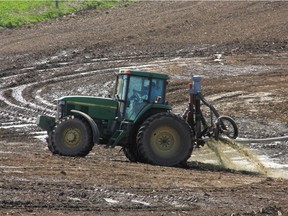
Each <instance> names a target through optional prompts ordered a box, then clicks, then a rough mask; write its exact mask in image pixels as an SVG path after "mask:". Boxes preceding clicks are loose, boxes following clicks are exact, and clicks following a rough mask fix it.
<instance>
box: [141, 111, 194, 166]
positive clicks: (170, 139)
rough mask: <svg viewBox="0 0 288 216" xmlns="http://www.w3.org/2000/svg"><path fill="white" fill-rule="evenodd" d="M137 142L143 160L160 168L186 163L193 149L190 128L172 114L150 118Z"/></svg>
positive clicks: (162, 114) (142, 127) (181, 119)
mask: <svg viewBox="0 0 288 216" xmlns="http://www.w3.org/2000/svg"><path fill="white" fill-rule="evenodd" d="M136 140H137V145H138V149H139V154H140V155H141V158H143V159H144V161H145V162H148V163H151V164H155V165H160V166H176V165H178V164H181V163H184V162H186V161H187V159H188V158H189V157H190V156H191V153H192V149H193V140H192V131H191V128H190V126H189V125H188V124H187V123H186V121H185V120H184V119H183V118H181V117H179V116H177V115H175V114H173V113H170V112H167V113H166V112H165V113H158V114H155V115H153V116H151V117H149V118H148V119H147V120H146V121H145V122H144V123H143V124H142V126H141V127H140V129H139V131H138V134H137V139H136Z"/></svg>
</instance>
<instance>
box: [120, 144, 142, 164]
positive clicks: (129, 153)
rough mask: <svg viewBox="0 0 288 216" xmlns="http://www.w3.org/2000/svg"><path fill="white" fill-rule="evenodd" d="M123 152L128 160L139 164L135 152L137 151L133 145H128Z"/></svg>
mask: <svg viewBox="0 0 288 216" xmlns="http://www.w3.org/2000/svg"><path fill="white" fill-rule="evenodd" d="M123 152H124V154H125V156H126V157H127V158H128V160H129V161H131V162H138V161H137V156H138V154H137V152H135V149H134V148H133V147H132V145H129V144H128V145H127V146H124V147H123Z"/></svg>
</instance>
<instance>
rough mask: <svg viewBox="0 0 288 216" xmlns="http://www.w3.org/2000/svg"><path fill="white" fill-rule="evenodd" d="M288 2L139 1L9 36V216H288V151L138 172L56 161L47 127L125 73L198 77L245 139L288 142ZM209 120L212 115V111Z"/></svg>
mask: <svg viewBox="0 0 288 216" xmlns="http://www.w3.org/2000/svg"><path fill="white" fill-rule="evenodd" d="M287 14H288V2H284V1H283V2H280V1H279V2H273V1H269V2H263V1H261V2H244V1H243V2H233V3H230V2H225V1H224V2H206V1H203V2H187V1H173V2H166V1H159V2H146V1H141V2H137V3H131V4H123V5H122V6H121V7H117V8H110V9H102V10H98V11H94V10H91V11H83V12H79V13H76V14H72V15H69V16H66V17H63V18H60V19H57V20H52V21H49V22H43V23H39V24H36V25H34V26H30V27H24V28H20V29H1V30H0V194H1V195H0V214H1V215H47V214H48V215H148V214H149V215H288V202H287V191H288V180H287V178H288V145H287V144H288V142H287V141H277V142H268V143H267V142H265V143H264V142H263V143H262V142H260V143H253V142H249V143H248V144H235V143H234V144H231V143H230V144H228V145H227V143H218V144H217V143H216V144H215V143H213V142H211V143H208V144H207V145H205V146H204V147H203V148H200V149H195V150H194V152H193V154H192V156H191V158H190V159H189V161H188V164H187V167H159V166H151V165H147V164H140V163H131V162H129V161H128V159H126V157H125V156H124V153H123V151H122V150H121V149H120V148H118V147H116V148H115V149H105V148H104V147H103V146H94V148H93V150H92V152H91V153H90V154H89V155H88V156H86V157H85V158H71V157H60V156H55V155H52V154H51V153H50V152H49V150H48V148H47V144H46V142H45V141H44V137H45V132H43V131H41V129H40V128H38V127H37V126H36V125H35V119H36V117H37V116H38V115H44V114H45V115H50V116H54V115H55V100H56V99H57V98H59V97H61V96H64V95H93V96H104V97H107V96H108V95H109V94H111V95H113V88H114V79H115V72H117V71H118V70H119V68H123V67H127V68H135V69H141V70H148V71H154V72H162V73H167V74H169V75H170V78H171V79H170V81H169V87H168V96H167V97H168V101H169V103H170V104H171V105H172V106H173V109H174V111H175V112H179V113H182V112H183V111H184V110H185V108H186V106H187V100H188V99H187V98H188V94H187V85H188V83H189V81H190V79H191V74H194V75H201V76H203V78H204V79H203V81H202V85H203V88H202V91H203V94H204V96H205V97H206V98H207V99H208V100H209V101H211V102H212V103H213V104H214V105H215V106H216V108H217V109H219V111H220V113H222V114H223V115H229V116H232V117H233V118H234V119H235V120H236V122H237V124H238V126H239V130H240V133H239V137H241V138H267V137H278V136H285V135H288V123H287V122H288V111H287V110H288V99H287V94H288V16H287ZM203 109H204V107H203Z"/></svg>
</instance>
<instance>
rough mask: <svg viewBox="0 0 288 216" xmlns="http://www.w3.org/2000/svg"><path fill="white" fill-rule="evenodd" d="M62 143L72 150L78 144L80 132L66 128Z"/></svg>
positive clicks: (76, 129)
mask: <svg viewBox="0 0 288 216" xmlns="http://www.w3.org/2000/svg"><path fill="white" fill-rule="evenodd" d="M63 138H64V141H65V144H66V145H67V146H68V147H70V148H73V147H75V146H77V145H78V144H79V143H80V140H81V132H80V130H79V129H78V128H68V129H67V130H66V131H65V133H64V137H63Z"/></svg>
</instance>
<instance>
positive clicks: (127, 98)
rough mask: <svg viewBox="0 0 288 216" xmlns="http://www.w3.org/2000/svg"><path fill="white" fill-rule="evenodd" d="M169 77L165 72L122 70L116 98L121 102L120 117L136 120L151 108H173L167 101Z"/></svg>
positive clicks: (126, 119)
mask: <svg viewBox="0 0 288 216" xmlns="http://www.w3.org/2000/svg"><path fill="white" fill-rule="evenodd" d="M168 78H169V77H168V76H167V75H165V74H156V73H147V72H140V71H131V70H121V71H120V73H119V74H118V75H117V79H116V86H115V99H116V100H117V101H118V104H119V114H120V118H121V119H122V120H125V121H131V122H136V121H137V120H138V118H139V117H140V116H141V115H142V114H143V113H144V112H149V110H150V109H158V108H161V107H162V108H164V109H168V110H170V109H171V108H170V107H169V106H168V105H167V103H166V102H165V99H166V98H165V95H166V84H167V79H168Z"/></svg>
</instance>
